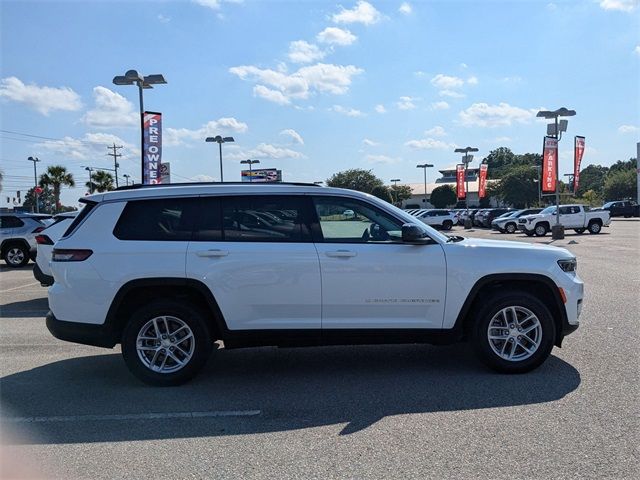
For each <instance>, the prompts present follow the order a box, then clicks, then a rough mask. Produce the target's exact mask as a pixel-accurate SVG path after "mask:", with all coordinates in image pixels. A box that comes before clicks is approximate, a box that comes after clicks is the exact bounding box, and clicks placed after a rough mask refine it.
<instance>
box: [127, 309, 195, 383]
mask: <svg viewBox="0 0 640 480" xmlns="http://www.w3.org/2000/svg"><path fill="white" fill-rule="evenodd" d="M136 350H137V352H138V358H140V361H141V362H142V363H143V364H144V366H145V367H147V368H148V369H149V370H151V371H153V372H157V373H173V372H177V371H178V370H180V369H182V368H183V367H185V366H186V365H187V364H188V363H189V361H190V360H191V358H192V357H193V353H194V351H195V337H194V335H193V332H192V331H191V328H189V325H187V324H186V323H185V322H184V321H182V320H180V319H179V318H177V317H174V316H170V315H165V316H160V317H155V318H152V319H151V320H149V321H148V322H147V323H145V324H144V325H143V326H142V328H141V329H140V331H139V332H138V337H137V339H136Z"/></svg>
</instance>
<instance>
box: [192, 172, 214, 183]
mask: <svg viewBox="0 0 640 480" xmlns="http://www.w3.org/2000/svg"><path fill="white" fill-rule="evenodd" d="M191 181H192V182H215V178H213V177H212V176H211V175H205V174H203V173H200V174H198V175H194V176H193V177H191Z"/></svg>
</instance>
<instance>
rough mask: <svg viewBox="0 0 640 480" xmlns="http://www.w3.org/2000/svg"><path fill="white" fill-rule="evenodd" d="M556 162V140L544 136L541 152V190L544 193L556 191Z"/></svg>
mask: <svg viewBox="0 0 640 480" xmlns="http://www.w3.org/2000/svg"><path fill="white" fill-rule="evenodd" d="M557 162H558V140H557V139H555V138H553V137H544V150H543V153H542V191H543V192H545V193H550V192H555V191H556V182H557V180H558V179H557V177H556V164H557Z"/></svg>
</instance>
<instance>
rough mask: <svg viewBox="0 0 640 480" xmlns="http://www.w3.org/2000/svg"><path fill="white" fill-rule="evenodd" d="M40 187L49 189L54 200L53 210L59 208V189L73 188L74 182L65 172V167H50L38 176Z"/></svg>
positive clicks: (70, 175)
mask: <svg viewBox="0 0 640 480" xmlns="http://www.w3.org/2000/svg"><path fill="white" fill-rule="evenodd" d="M40 185H41V186H42V187H51V189H52V190H53V197H54V199H55V210H56V211H57V210H58V209H59V208H60V189H61V188H62V187H63V186H64V187H75V186H76V182H75V181H74V180H73V175H72V174H71V173H69V172H67V169H66V167H63V166H62V165H52V166H50V167H48V168H47V171H46V172H45V173H43V174H42V175H40Z"/></svg>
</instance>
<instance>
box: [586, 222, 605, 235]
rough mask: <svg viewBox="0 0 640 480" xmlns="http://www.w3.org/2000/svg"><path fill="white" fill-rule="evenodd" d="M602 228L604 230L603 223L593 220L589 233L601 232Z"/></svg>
mask: <svg viewBox="0 0 640 480" xmlns="http://www.w3.org/2000/svg"><path fill="white" fill-rule="evenodd" d="M600 230H602V225H601V224H600V222H591V223H590V224H589V233H591V234H593V235H596V234H598V233H600Z"/></svg>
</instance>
